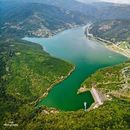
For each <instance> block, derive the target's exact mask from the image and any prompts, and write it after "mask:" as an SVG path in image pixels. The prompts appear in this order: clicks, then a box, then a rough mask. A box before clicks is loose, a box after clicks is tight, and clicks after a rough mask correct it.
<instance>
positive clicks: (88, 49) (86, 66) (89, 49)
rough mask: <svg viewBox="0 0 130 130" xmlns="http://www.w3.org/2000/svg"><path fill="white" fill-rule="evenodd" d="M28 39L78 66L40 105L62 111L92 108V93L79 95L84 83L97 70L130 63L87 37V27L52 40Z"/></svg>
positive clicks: (64, 33) (72, 30) (70, 31)
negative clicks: (85, 31)
mask: <svg viewBox="0 0 130 130" xmlns="http://www.w3.org/2000/svg"><path fill="white" fill-rule="evenodd" d="M24 39H25V40H27V41H31V42H35V43H39V44H40V45H42V46H43V48H44V49H45V50H46V51H47V52H49V53H50V54H51V55H52V56H55V57H57V58H60V59H63V60H66V61H69V62H70V63H72V64H74V65H75V67H76V69H75V71H74V72H73V73H72V74H71V75H70V76H69V77H68V78H67V79H66V80H64V81H62V82H61V83H60V84H58V85H56V86H54V87H53V88H52V90H51V91H50V92H49V95H48V96H47V97H46V98H44V99H42V100H41V102H39V104H38V105H45V106H48V107H54V108H57V109H59V110H64V111H72V110H78V109H82V108H84V106H83V103H84V102H87V106H88V107H90V105H91V104H92V103H93V102H94V100H93V98H92V95H91V93H90V92H89V91H88V92H85V93H83V94H80V95H77V91H78V89H79V88H80V85H81V83H82V82H83V81H84V80H85V79H86V78H87V77H88V76H90V75H91V74H92V73H94V72H95V71H96V70H98V69H100V68H103V67H107V66H112V65H115V64H119V63H122V62H124V61H125V60H127V58H126V57H124V56H122V55H120V54H117V53H115V52H112V51H110V50H108V49H106V48H105V47H104V46H103V45H101V44H100V43H99V42H97V41H93V40H89V39H88V38H86V36H85V34H84V28H83V27H79V28H75V29H70V30H66V31H63V32H61V33H59V34H57V35H56V36H53V37H51V38H24Z"/></svg>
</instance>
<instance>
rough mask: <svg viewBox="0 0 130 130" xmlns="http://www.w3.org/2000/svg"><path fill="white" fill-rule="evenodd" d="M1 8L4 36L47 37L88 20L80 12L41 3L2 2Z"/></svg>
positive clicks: (1, 23) (0, 14) (1, 27)
mask: <svg viewBox="0 0 130 130" xmlns="http://www.w3.org/2000/svg"><path fill="white" fill-rule="evenodd" d="M0 9H1V10H0V16H1V21H0V25H1V26H0V29H1V35H2V36H5V35H6V36H19V37H24V36H40V37H43V36H44V37H47V36H50V35H52V34H54V33H56V32H57V31H59V29H60V30H64V29H67V28H71V27H72V26H75V25H82V24H84V23H86V22H87V20H88V18H87V17H86V16H85V15H83V14H81V13H79V12H74V11H67V10H65V9H61V8H58V7H54V6H50V5H45V4H39V3H22V2H14V3H12V2H0Z"/></svg>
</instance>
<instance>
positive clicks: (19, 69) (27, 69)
mask: <svg viewBox="0 0 130 130" xmlns="http://www.w3.org/2000/svg"><path fill="white" fill-rule="evenodd" d="M0 46H1V48H0V59H1V60H0V65H1V67H0V91H1V93H0V115H1V116H0V124H1V125H2V126H3V124H4V122H5V121H4V120H5V119H7V120H8V121H9V120H11V119H8V118H6V116H7V115H8V114H12V115H13V114H14V113H16V112H17V111H18V110H19V109H20V110H21V109H22V107H26V106H28V105H29V104H31V103H32V105H31V106H30V107H29V109H30V108H31V109H34V105H35V103H33V102H34V101H36V99H38V98H39V97H40V96H42V95H43V94H44V93H45V92H47V89H48V88H49V87H50V86H51V85H52V84H55V83H58V82H60V80H63V79H64V78H65V77H66V76H67V75H68V74H69V72H70V71H72V69H73V65H71V64H69V63H66V62H65V61H62V60H59V59H56V58H53V57H51V56H50V55H49V54H48V53H46V52H44V51H43V50H42V47H41V46H40V45H37V44H33V43H28V42H24V41H21V40H13V39H6V40H5V39H1V40H0ZM24 105H25V106H24ZM23 110H24V109H23ZM23 110H22V111H23ZM25 113H26V112H25ZM28 114H29V113H28Z"/></svg>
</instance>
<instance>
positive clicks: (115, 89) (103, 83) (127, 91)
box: [81, 61, 130, 100]
mask: <svg viewBox="0 0 130 130" xmlns="http://www.w3.org/2000/svg"><path fill="white" fill-rule="evenodd" d="M129 71H130V62H129V61H128V62H126V63H124V64H120V65H117V66H113V67H108V68H105V69H100V70H98V71H97V72H96V73H94V74H93V75H91V76H90V77H89V78H88V79H86V81H84V83H83V84H82V85H81V86H82V87H83V88H84V90H87V89H89V88H92V87H95V88H97V89H99V90H100V91H102V92H103V93H104V94H108V95H109V94H110V95H112V96H116V97H118V98H123V99H128V100H130V84H129V74H130V73H129Z"/></svg>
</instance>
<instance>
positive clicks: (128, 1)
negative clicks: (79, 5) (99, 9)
mask: <svg viewBox="0 0 130 130" xmlns="http://www.w3.org/2000/svg"><path fill="white" fill-rule="evenodd" d="M78 1H82V2H89V1H105V2H112V3H122V4H123V3H124V4H130V0H78Z"/></svg>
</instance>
